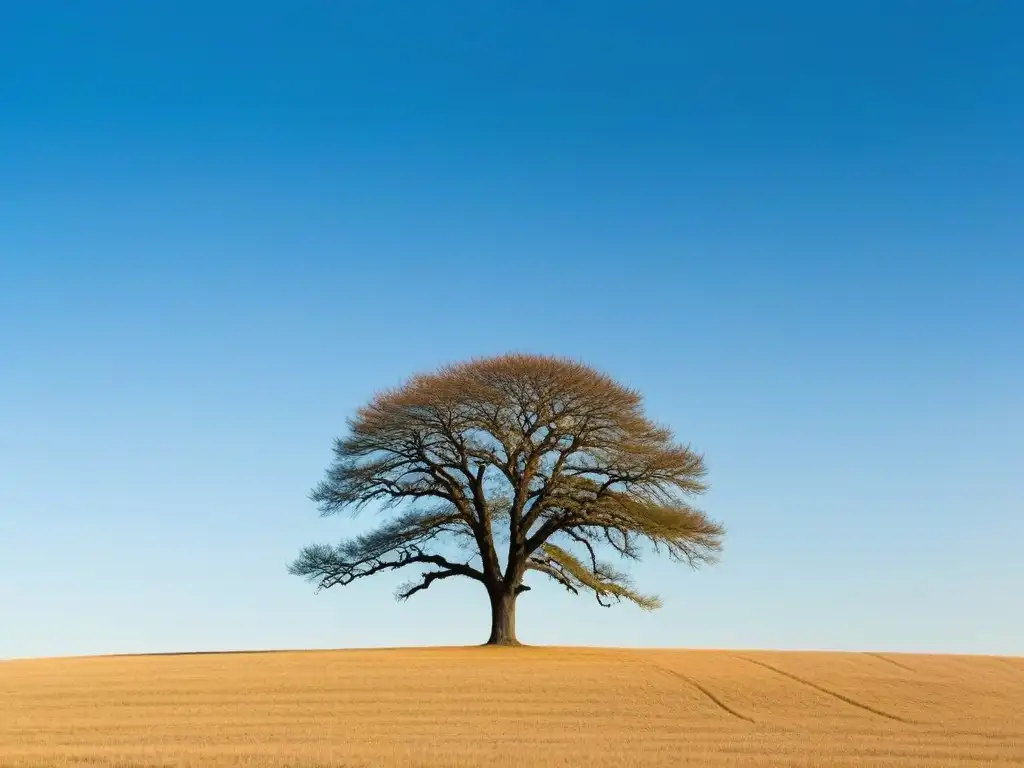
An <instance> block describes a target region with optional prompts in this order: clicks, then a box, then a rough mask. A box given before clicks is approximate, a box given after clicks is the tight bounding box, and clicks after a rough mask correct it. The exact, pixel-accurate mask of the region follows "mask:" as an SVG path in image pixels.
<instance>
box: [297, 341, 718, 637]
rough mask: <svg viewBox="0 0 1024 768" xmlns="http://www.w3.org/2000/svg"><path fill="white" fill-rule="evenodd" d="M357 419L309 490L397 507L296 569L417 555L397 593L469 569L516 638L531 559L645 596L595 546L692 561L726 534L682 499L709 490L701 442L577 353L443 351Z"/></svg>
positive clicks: (604, 593)
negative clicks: (648, 409)
mask: <svg viewBox="0 0 1024 768" xmlns="http://www.w3.org/2000/svg"><path fill="white" fill-rule="evenodd" d="M348 427H349V433H348V435H347V436H345V437H343V438H340V439H338V440H336V441H335V444H334V462H333V463H332V465H331V466H330V468H329V469H328V470H327V474H326V477H325V479H324V480H323V481H322V482H321V483H320V484H319V485H318V486H317V487H316V488H314V489H313V491H312V493H311V498H312V500H313V501H315V502H316V503H317V504H318V506H319V509H320V512H321V514H322V515H325V516H327V515H333V514H335V513H338V512H341V511H350V512H353V513H354V512H357V511H359V510H360V509H362V508H364V507H366V506H367V505H373V506H375V507H376V508H377V509H379V510H381V511H385V510H388V509H393V508H395V507H399V506H401V507H402V508H403V509H402V510H401V511H400V512H399V513H397V514H396V515H395V516H394V517H393V518H392V519H390V520H389V521H388V522H386V523H384V524H383V525H381V526H380V527H378V528H377V529H375V530H374V531H372V532H371V533H367V534H364V535H362V536H357V537H355V538H353V539H350V540H347V541H344V542H342V543H341V544H339V545H338V546H329V545H323V544H318V545H313V546H309V547H306V548H305V549H303V550H302V552H301V553H300V555H299V557H298V559H296V560H295V561H294V562H293V563H292V564H291V566H290V568H289V570H290V572H291V573H293V574H296V575H300V576H304V577H306V578H308V579H309V580H310V581H312V582H315V583H316V584H317V585H318V589H323V588H328V587H332V586H336V585H342V586H344V585H346V584H350V583H351V582H353V581H355V580H356V579H359V578H363V577H364V576H372V575H373V574H376V573H380V572H382V571H387V570H396V569H401V568H405V567H407V566H423V567H424V570H423V573H422V574H421V576H420V578H419V580H416V581H412V582H409V583H407V584H404V585H403V586H402V587H401V588H400V589H399V591H398V593H397V596H398V598H400V599H406V598H409V597H411V596H412V595H414V594H416V593H417V592H420V591H422V590H425V589H427V588H429V587H430V586H431V585H432V584H434V582H436V581H439V580H442V579H447V578H450V577H453V576H463V577H466V578H470V579H474V580H476V581H479V582H480V583H481V584H482V585H483V586H484V587H485V588H486V590H487V593H488V596H489V598H490V602H491V634H490V637H489V640H488V642H489V643H492V644H502V645H507V644H515V643H516V637H515V601H516V598H517V597H518V596H519V595H520V594H521V593H522V592H525V591H527V590H529V589H530V587H528V586H527V585H525V584H524V577H525V576H526V574H527V572H528V571H534V572H537V573H540V574H543V575H545V576H547V577H549V578H550V579H552V580H554V581H555V582H557V583H559V584H561V585H562V586H563V587H564V588H566V589H567V590H569V591H570V592H572V593H574V594H578V593H580V592H589V593H591V594H593V595H594V596H595V597H596V598H597V600H598V602H600V603H601V604H602V605H609V604H611V603H612V602H617V601H621V600H628V601H631V602H633V603H636V604H637V605H638V606H640V607H641V608H643V609H646V610H650V609H653V608H657V607H658V606H659V605H660V602H659V600H658V598H656V597H654V596H648V595H644V594H641V593H640V592H638V591H637V590H636V589H635V588H634V587H633V585H632V583H631V581H630V579H629V578H628V576H627V575H626V574H625V573H623V572H621V571H619V570H617V569H616V568H615V567H613V566H612V565H610V564H608V563H606V562H603V561H602V560H600V559H599V552H600V551H601V550H602V549H604V550H607V551H609V552H611V553H613V554H614V555H617V556H618V557H619V558H620V559H624V560H627V561H628V560H639V559H640V558H641V556H642V554H643V551H644V548H645V545H646V546H647V548H650V549H653V550H654V551H655V552H658V553H665V554H667V555H668V556H669V557H670V558H671V559H673V560H676V561H681V562H685V563H688V564H689V565H691V566H698V565H700V564H702V563H705V562H711V561H713V560H714V559H715V557H716V556H717V554H718V552H719V551H720V549H721V542H722V537H723V534H724V531H723V529H722V527H721V526H720V525H718V524H717V523H715V522H713V521H712V520H710V519H709V518H708V517H707V516H706V515H705V514H704V513H703V512H701V511H700V510H698V509H695V508H694V507H692V506H690V504H689V503H688V502H687V499H688V498H690V497H693V496H695V495H698V494H700V493H703V492H704V491H705V490H706V485H705V484H704V476H705V467H704V461H703V457H702V456H701V455H700V454H698V453H695V452H694V451H692V450H691V449H690V448H689V447H687V446H684V445H680V444H677V443H675V442H674V441H673V437H672V433H671V432H670V431H669V430H668V429H666V428H664V427H661V426H658V425H657V424H655V423H654V422H652V421H651V420H649V419H648V418H647V417H646V416H645V415H644V413H643V408H642V398H641V396H640V394H639V393H637V392H635V391H633V390H631V389H628V388H626V387H623V386H622V385H620V384H618V383H617V382H616V381H614V380H613V379H611V378H610V377H608V376H606V375H604V374H601V373H599V372H597V371H595V370H593V369H592V368H590V367H588V366H586V365H583V364H581V363H578V362H575V361H571V360H565V359H562V358H555V357H546V356H536V355H505V356H501V357H495V358H488V359H482V360H472V361H469V362H464V363H459V364H455V365H450V366H446V367H444V368H442V369H440V370H439V371H437V372H434V373H430V374H420V375H417V376H414V377H412V378H411V379H410V380H409V381H407V382H406V383H405V384H404V385H403V386H401V387H398V388H396V389H393V390H388V391H385V392H382V393H380V394H378V395H377V396H376V397H374V398H373V399H372V400H371V401H370V402H369V403H368V404H367V405H365V406H363V407H362V408H360V409H359V411H358V412H357V413H356V415H355V417H354V418H352V419H350V420H349V423H348ZM452 550H457V551H459V552H461V553H462V554H463V555H464V556H456V555H454V554H452Z"/></svg>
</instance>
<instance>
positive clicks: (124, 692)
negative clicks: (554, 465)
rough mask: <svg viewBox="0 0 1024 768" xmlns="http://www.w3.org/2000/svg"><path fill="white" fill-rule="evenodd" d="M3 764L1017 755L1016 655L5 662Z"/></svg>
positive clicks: (644, 653)
mask: <svg viewBox="0 0 1024 768" xmlns="http://www.w3.org/2000/svg"><path fill="white" fill-rule="evenodd" d="M0 765H2V766H4V767H5V768H6V766H47V767H48V768H49V767H50V766H58V767H63V766H72V765H74V766H78V765H83V766H84V765H89V766H98V765H120V766H126V767H127V766H186V765H187V766H295V767H296V768H298V767H299V766H351V767H353V768H356V767H363V766H379V767H380V768H385V767H388V766H422V767H424V768H426V766H438V767H440V766H450V767H451V768H470V767H472V768H485V767H488V766H498V767H499V768H513V766H515V767H516V768H531V767H534V766H535V767H537V768H554V767H555V766H587V767H588V768H589V767H590V766H595V767H597V768H604V767H607V768H612V767H613V766H614V767H615V768H620V767H622V766H627V767H628V766H664V767H665V768H668V767H669V766H673V767H674V766H698V765H699V766H807V767H810V766H852V765H858V766H922V767H923V766H929V767H931V766H995V765H1000V766H1003V765H1006V766H1008V765H1024V659H1021V658H995V657H966V656H925V655H904V654H878V655H874V654H866V653H782V652H778V653H776V652H762V651H750V652H739V651H736V652H733V651H661V650H657V651H655V650H650V651H649V650H605V649H596V648H521V649H520V648H517V649H493V648H457V649H456V648H438V649H410V650H365V651H362V650H348V651H309V652H277V653H258V654H242V653H239V654H209V655H204V654H199V655H179V656H135V657H131V656H125V657H99V658H77V659H44V660H29V661H7V662H0Z"/></svg>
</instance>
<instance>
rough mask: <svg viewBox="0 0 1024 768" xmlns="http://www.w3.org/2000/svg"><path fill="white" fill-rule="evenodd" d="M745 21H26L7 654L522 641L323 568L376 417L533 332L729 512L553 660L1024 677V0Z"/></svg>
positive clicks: (47, 7) (15, 26) (372, 13)
mask: <svg viewBox="0 0 1024 768" xmlns="http://www.w3.org/2000/svg"><path fill="white" fill-rule="evenodd" d="M703 5H704V7H703V8H698V7H696V6H694V5H691V4H686V3H674V2H636V3H628V4H622V3H612V2H603V1H597V2H595V1H594V0H591V2H586V3H583V2H556V3H550V2H546V3H540V2H536V1H535V0H526V1H525V2H516V3H507V4H498V3H480V2H469V0H464V1H463V2H439V3H432V4H430V5H429V11H428V10H427V7H426V5H423V6H420V5H418V4H412V3H395V2H389V1H382V0H376V1H375V2H372V3H370V2H363V1H362V0H359V1H357V2H351V3H328V2H309V3H302V4H284V3H279V4H270V3H262V2H249V3H238V2H203V3H198V2H192V1H191V0H188V1H184V2H173V3H172V2H167V1H163V0H159V1H156V2H149V3H133V2H127V0H117V1H114V2H104V3H97V2H80V3H75V4H68V3H54V2H46V1H41V2H34V3H20V4H9V5H8V6H7V7H5V9H4V11H3V19H2V22H0V183H2V190H3V194H2V197H0V324H2V326H0V327H2V328H3V329H4V331H3V332H2V333H0V658H4V657H20V656H48V655H66V654H94V653H127V652H151V651H189V650H218V649H259V648H326V647H347V646H374V645H384V646H396V645H429V644H445V645H455V644H472V643H478V642H482V641H483V640H484V639H485V638H486V635H487V630H488V626H487V621H488V617H487V608H486V598H485V595H484V594H483V591H482V590H481V589H480V588H479V585H477V584H472V583H469V584H452V583H450V581H451V580H450V581H449V582H444V583H440V584H438V585H437V586H436V587H433V588H431V589H430V590H429V591H427V592H426V593H424V594H422V595H419V596H417V597H415V598H413V599H412V600H411V601H409V602H408V603H404V604H399V603H396V602H394V600H393V599H392V593H393V591H394V588H395V586H396V585H397V584H398V583H400V582H401V581H404V580H405V579H406V578H408V577H409V576H411V575H413V574H408V573H406V574H402V573H398V574H394V575H388V576H382V577H379V578H377V579H372V580H364V581H362V582H360V583H358V584H356V585H353V586H352V587H349V588H347V589H344V590H330V591H327V592H324V593H321V594H320V595H314V594H313V588H312V587H311V586H310V585H308V584H306V583H305V582H303V581H302V580H300V579H298V578H295V577H292V576H289V575H288V574H287V573H286V570H285V568H286V565H287V563H288V562H289V561H290V560H291V559H292V558H293V557H294V556H295V554H296V553H297V552H298V550H299V548H300V547H301V546H302V545H304V544H307V543H310V542H313V541H337V540H339V539H340V538H342V537H344V536H347V535H351V534H353V533H356V532H359V531H361V530H364V529H365V527H366V526H367V525H368V524H370V523H371V522H372V520H373V517H372V515H369V514H367V515H364V516H362V517H360V518H359V519H358V520H356V521H349V520H347V519H346V518H333V519H326V520H324V519H320V518H318V516H317V513H316V510H315V508H314V505H313V504H312V503H311V502H309V501H308V500H307V498H306V494H307V493H308V491H309V489H310V488H311V487H312V486H313V485H314V484H315V483H316V482H317V481H318V480H319V479H320V478H321V476H322V474H323V471H324V470H325V468H326V467H327V466H328V464H329V462H330V459H331V453H330V448H331V441H332V439H333V438H334V437H336V436H338V435H339V434H341V433H342V432H343V430H344V426H345V418H346V417H347V416H348V415H349V414H351V413H352V411H353V410H354V409H355V408H356V407H358V406H359V405H360V404H361V403H362V402H363V401H364V400H366V399H367V398H368V397H369V396H370V395H372V393H373V392H374V391H375V390H377V389H380V388H383V387H388V386H391V385H394V384H396V383H398V382H400V381H401V380H402V379H403V378H404V377H405V376H407V375H409V374H411V373H414V372H417V371H420V370H427V369H431V368H434V367H436V366H438V365H440V364H442V363H445V362H449V361H453V360H459V359H463V358H466V357H470V356H476V355H487V354H495V353H501V352H505V351H509V350H521V351H531V352H542V353H557V354H564V355H570V356H573V357H578V358H580V359H583V360H585V361H587V362H589V363H591V364H593V365H595V366H596V367H598V368H600V369H602V370H605V371H607V372H608V373H611V374H612V375H614V376H616V377H618V378H620V379H621V380H622V381H624V382H625V383H628V384H630V385H633V386H636V387H637V388H639V389H640V390H642V391H643V392H644V393H645V395H646V397H647V403H648V408H649V412H650V414H651V415H652V416H653V417H654V418H656V419H657V420H659V421H661V422H664V423H666V424H668V425H670V426H671V427H672V428H673V429H674V430H675V432H676V434H677V436H678V437H679V438H680V439H681V440H683V441H685V442H688V443H691V444H692V445H693V446H694V447H695V448H697V449H698V450H700V451H702V452H704V453H705V454H706V457H707V463H708V466H709V469H710V476H709V479H710V482H711V484H712V490H711V492H710V493H709V494H708V495H707V496H706V497H705V498H703V499H702V501H701V504H702V506H703V507H704V508H706V509H707V510H708V511H709V513H710V514H711V515H712V516H714V517H715V518H716V519H718V520H721V521H722V522H723V523H724V524H725V525H726V527H727V529H728V537H727V540H726V549H725V553H724V557H723V560H722V562H721V563H720V564H719V565H717V566H715V567H713V568H708V569H705V570H702V571H700V572H691V571H689V570H687V569H686V568H683V567H680V566H676V565H672V564H670V563H667V562H662V561H658V560H649V561H647V562H645V563H644V564H643V565H642V566H641V567H638V568H635V569H634V575H635V576H636V579H637V581H638V584H639V586H641V587H642V588H644V589H646V590H648V591H653V592H657V593H659V594H660V595H661V596H662V597H663V599H664V603H665V605H664V608H663V609H662V610H660V611H658V612H655V613H650V614H646V613H643V612H641V611H639V610H638V609H635V608H633V607H632V606H626V605H623V606H618V607H615V608H612V609H604V608H601V607H599V606H598V605H597V604H596V603H595V602H594V601H593V600H592V599H588V598H573V597H571V596H570V595H568V594H566V593H565V592H564V591H563V590H562V589H561V588H560V587H558V586H557V585H554V584H549V583H544V582H541V581H539V580H536V579H534V580H533V581H531V582H530V583H531V584H532V585H533V586H534V589H533V590H532V591H531V592H529V593H527V594H526V595H524V597H523V598H522V599H521V600H520V608H519V635H520V639H521V640H523V641H524V642H527V643H537V644H573V645H584V644H594V645H617V646H629V645H647V646H688V647H723V648H755V647H756V648H792V649H806V648H814V649H854V650H858V649H859V650H890V651H931V652H963V653H1004V654H1019V655H1024V557H1022V555H1021V549H1022V544H1024V491H1022V490H1021V478H1022V476H1024V474H1022V470H1024V342H1022V340H1024V139H1022V137H1024V49H1022V47H1021V45H1020V40H1021V39H1024V7H1022V6H1021V5H1020V4H1019V3H1015V2H998V1H995V0H989V1H985V0H983V1H982V2H970V3H968V2H946V1H940V2H897V3H892V2H889V3H881V2H873V1H872V2H860V3H845V4H835V3H811V2H779V3H772V4H764V3H755V2H752V1H747V2H743V1H742V0H736V2H732V3H706V4H703Z"/></svg>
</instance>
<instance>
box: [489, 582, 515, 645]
mask: <svg viewBox="0 0 1024 768" xmlns="http://www.w3.org/2000/svg"><path fill="white" fill-rule="evenodd" d="M516 597H517V595H516V593H515V591H514V590H513V591H508V590H504V589H502V590H500V591H495V592H492V593H491V636H490V637H489V638H488V639H487V645H519V641H518V640H517V639H516Z"/></svg>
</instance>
